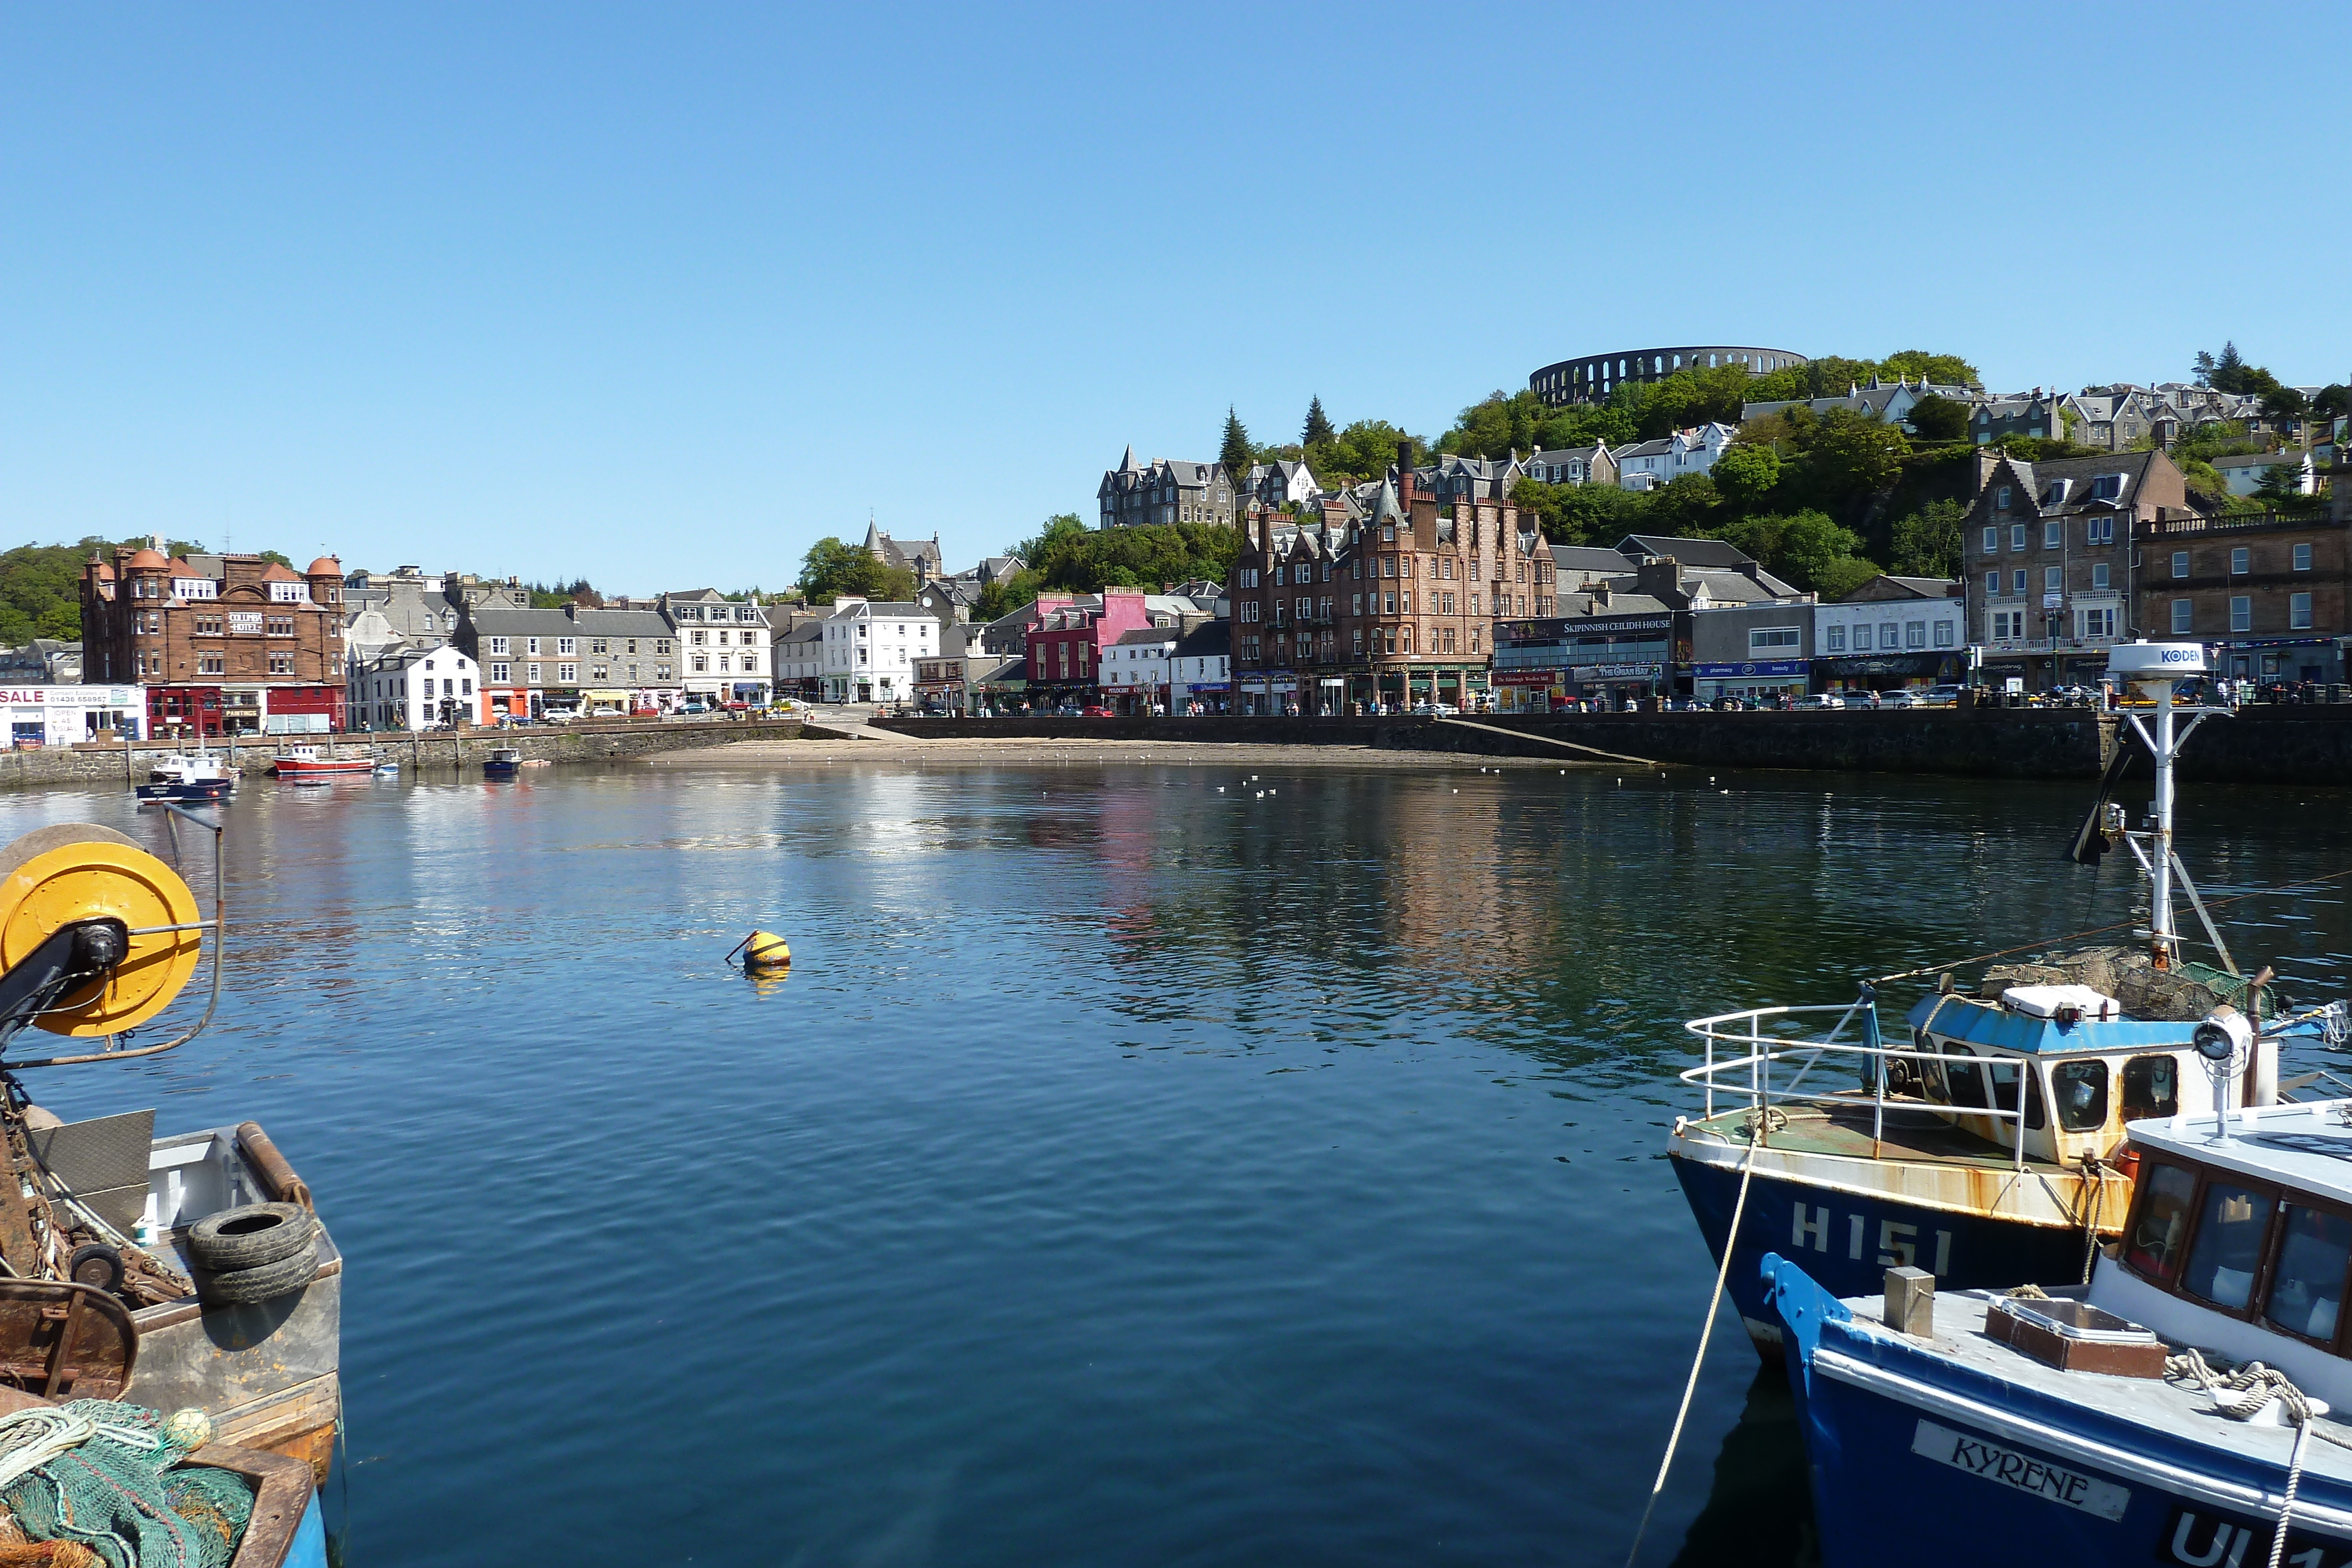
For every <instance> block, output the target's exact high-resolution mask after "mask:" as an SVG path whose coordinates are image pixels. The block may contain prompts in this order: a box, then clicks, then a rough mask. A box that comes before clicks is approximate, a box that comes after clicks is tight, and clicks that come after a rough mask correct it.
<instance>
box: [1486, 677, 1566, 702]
mask: <svg viewBox="0 0 2352 1568" xmlns="http://www.w3.org/2000/svg"><path fill="white" fill-rule="evenodd" d="M1494 680H1495V706H1496V708H1497V709H1498V710H1499V711H1501V712H1503V713H1549V712H1551V711H1552V709H1553V708H1555V707H1557V706H1562V705H1564V704H1565V703H1566V701H1567V699H1568V672H1567V671H1566V670H1564V669H1563V670H1551V669H1525V668H1522V669H1510V670H1496V672H1495V675H1494Z"/></svg>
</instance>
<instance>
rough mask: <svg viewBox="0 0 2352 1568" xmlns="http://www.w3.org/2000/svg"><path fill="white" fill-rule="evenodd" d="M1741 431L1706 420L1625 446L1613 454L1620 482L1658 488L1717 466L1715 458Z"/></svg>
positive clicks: (1631, 487) (1634, 487) (1637, 487)
mask: <svg viewBox="0 0 2352 1568" xmlns="http://www.w3.org/2000/svg"><path fill="white" fill-rule="evenodd" d="M1738 434H1739V432H1738V430H1736V429H1734V428H1733V427H1732V426H1730V425H1728V424H1722V423H1712V424H1702V425H1699V426H1697V427H1696V428H1695V429H1691V430H1677V431H1675V433H1674V434H1672V435H1668V436H1664V437H1662V438H1661V439H1659V440H1656V441H1637V442H1633V443H1630V444H1627V445H1624V446H1621V447H1619V448H1617V449H1616V450H1615V451H1614V452H1612V453H1611V454H1610V455H1611V456H1612V458H1614V459H1615V460H1616V464H1617V483H1618V485H1619V486H1620V487H1621V488H1623V489H1627V490H1654V489H1656V488H1657V487H1658V486H1661V485H1671V484H1673V483H1674V482H1675V480H1677V479H1680V478H1682V477H1684V476H1686V475H1691V474H1704V473H1706V472H1707V470H1709V469H1711V468H1713V467H1714V466H1715V460H1716V459H1717V458H1718V457H1720V456H1722V455H1723V453H1724V449H1725V448H1726V447H1727V446H1729V445H1730V444H1731V438H1732V437H1733V436H1735V435H1738Z"/></svg>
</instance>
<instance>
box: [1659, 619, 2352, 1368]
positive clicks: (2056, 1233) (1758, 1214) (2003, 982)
mask: <svg viewBox="0 0 2352 1568" xmlns="http://www.w3.org/2000/svg"><path fill="white" fill-rule="evenodd" d="M2204 664H2205V660H2204V650H2203V649H2202V648H2201V647H2200V646H2199V645H2197V644H2194V643H2129V644H2126V645H2123V646H2120V647H2118V648H2117V649H2116V651H2115V653H2114V655H2113V660H2112V665H2111V667H2112V669H2113V670H2114V672H2115V673H2116V674H2117V675H2118V676H2120V677H2121V678H2123V679H2124V680H2126V681H2127V682H2130V683H2131V684H2132V685H2134V686H2135V687H2137V689H2139V690H2141V691H2142V692H2144V693H2145V694H2146V695H2147V696H2148V698H2149V699H2150V701H2151V702H2152V703H2153V705H2154V711H2153V713H2152V714H2151V715H2150V719H2151V721H2152V722H2150V723H2143V722H2142V720H2141V718H2140V716H2138V715H2133V716H2131V718H2130V721H2129V722H2130V724H2131V726H2132V727H2133V728H2134V729H2135V730H2136V731H2137V734H2138V735H2139V737H2140V739H2141V740H2142V741H2143V743H2144V744H2145V746H2146V748H2147V752H2148V754H2149V755H2150V756H2151V757H2152V758H2154V759H2155V765H2156V789H2155V800H2154V802H2153V809H2152V810H2151V811H2150V812H2149V814H2148V819H2147V827H2146V828H2145V829H2144V830H2143V831H2130V830H2129V829H2128V828H2127V826H2126V815H2125V813H2124V811H2123V810H2122V808H2121V807H2119V806H2116V805H2111V804H2110V803H2109V797H2110V796H2111V795H2112V794H2113V792H2114V790H2115V789H2116V784H2117V782H2118V780H2119V779H2120V778H2121V777H2122V774H2123V771H2124V769H2125V768H2126V766H2128V764H2129V762H2130V760H2131V758H2132V757H2133V756H2134V755H2135V754H2134V753H2133V752H2132V751H2130V750H2129V749H2127V748H2125V747H2120V746H2119V747H2118V748H2117V751H2116V758H2115V761H2114V763H2113V764H2112V765H2111V766H2110V767H2109V768H2108V770H2107V774H2106V777H2105V779H2104V780H2103V782H2102V787H2101V791H2100V797H2099V800H2098V801H2097V802H2096V803H2095V805H2094V807H2093V809H2092V812H2091V816H2090V819H2089V820H2088V821H2085V823H2084V829H2083V831H2082V832H2081V833H2080V834H2078V835H2077V838H2076V841H2075V849H2074V858H2075V859H2076V860H2078V861H2083V862H2095V859H2096V858H2097V856H2098V854H2100V853H2103V852H2105V851H2106V849H2107V848H2108V846H2109V845H2110V844H2111V843H2113V842H2116V841H2120V842H2122V843H2124V844H2125V845H2126V846H2127V847H2128V848H2129V849H2130V851H2131V852H2132V854H2133V856H2134V857H2135V858H2136V859H2137V861H2138V862H2139V863H2140V865H2141V866H2142V868H2143V870H2144V871H2146V873H2147V878H2148V884H2149V888H2150V900H2149V918H2148V929H2147V933H2146V936H2147V942H2146V946H2144V947H2142V948H2137V949H2135V948H2130V947H2116V946H2105V947H2095V948H2089V949H2085V950H2083V951H2079V952H2075V953H2072V954H2068V955H2065V956H2059V957H2054V958H2050V959H2047V960H2044V961H2042V962H2038V963H2032V964H2012V965H2007V966H1994V967H1988V968H1986V969H1985V970H1984V972H1983V975H1982V977H1981V978H1980V979H1979V983H1978V984H1977V985H1976V986H1975V988H1973V989H1968V988H1961V987H1959V986H1958V985H1956V984H1955V983H1954V980H1953V976H1952V968H1951V967H1944V968H1942V969H1940V970H1935V971H1912V972H1911V973H1910V975H1908V976H1895V977H1886V978H1885V980H1882V981H1881V982H1880V983H1882V984H1883V983H1887V982H1888V981H1892V980H1899V979H1903V978H1908V977H1924V976H1926V975H1928V974H1934V975H1936V976H1937V981H1938V984H1937V989H1935V990H1933V991H1930V992H1928V993H1927V994H1926V995H1924V996H1922V997H1921V998H1919V999H1918V1000H1917V1001H1916V1004H1914V1005H1913V1006H1912V1007H1911V1008H1909V1009H1908V1010H1907V1012H1906V1015H1905V1020H1904V1021H1905V1025H1906V1029H1905V1031H1904V1033H1903V1034H1902V1035H1900V1036H1898V1037H1896V1038H1895V1039H1894V1040H1887V1039H1885V1038H1884V1037H1883V1035H1882V1033H1881V1024H1880V1019H1879V1013H1878V998H1877V992H1876V989H1875V988H1874V986H1872V985H1864V987H1863V988H1861V995H1860V996H1859V998H1857V999H1856V1000H1854V1001H1853V1002H1851V1003H1846V1004H1841V1005H1832V1006H1811V1007H1767V1008H1751V1009H1745V1010H1743V1011H1739V1012H1734V1013H1727V1014H1722V1015H1719V1016H1717V1017H1713V1018H1705V1019H1696V1020H1694V1021H1692V1022H1691V1023H1689V1024H1687V1025H1686V1026H1685V1027H1686V1028H1687V1029H1689V1030H1691V1031H1692V1032H1693V1033H1695V1034H1696V1035H1697V1036H1698V1037H1699V1039H1700V1040H1702V1041H1703V1042H1704V1057H1703V1060H1702V1061H1701V1062H1700V1064H1699V1065H1698V1066H1696V1067H1694V1068H1692V1069H1690V1070H1689V1071H1686V1072H1685V1073H1684V1074H1683V1075H1682V1076H1683V1078H1684V1080H1685V1082H1689V1083H1691V1084H1693V1085H1694V1086H1695V1087H1696V1088H1698V1089H1699V1090H1700V1091H1701V1092H1702V1094H1703V1096H1704V1100H1703V1104H1702V1107H1701V1109H1700V1113H1699V1114H1698V1115H1696V1116H1686V1117H1681V1118H1678V1119H1677V1120H1676V1122H1675V1128H1674V1131H1673V1133H1672V1134H1671V1135H1670V1136H1669V1138H1668V1141H1667V1152H1668V1153H1669V1155H1672V1156H1673V1160H1674V1168H1675V1176H1676V1177H1677V1179H1679V1180H1680V1182H1681V1184H1682V1186H1683V1191H1684V1195H1685V1197H1686V1198H1687V1200H1688V1201H1689V1203H1690V1206H1691V1212H1692V1214H1693V1215H1694V1216H1695V1217H1696V1218H1697V1220H1698V1222H1699V1228H1700V1230H1701V1232H1702V1233H1703V1234H1704V1235H1705V1237H1706V1242H1707V1246H1708V1248H1709V1249H1711V1250H1712V1251H1713V1252H1714V1254H1715V1256H1716V1258H1717V1261H1718V1263H1720V1262H1722V1261H1723V1260H1724V1257H1725V1253H1726V1251H1727V1250H1728V1251H1729V1253H1730V1260H1729V1267H1728V1270H1727V1275H1726V1285H1727V1290H1728V1291H1729V1293H1730V1294H1731V1296H1732V1298H1733V1300H1734V1301H1735V1303H1736V1304H1737V1306H1738V1311H1739V1314H1740V1318H1741V1320H1742V1322H1744V1323H1745V1324H1746V1326H1747V1328H1748V1333H1749V1334H1750V1336H1751V1337H1752V1338H1753V1339H1754V1340H1755V1341H1756V1342H1757V1343H1758V1345H1759V1349H1764V1350H1766V1351H1768V1352H1769V1350H1770V1348H1771V1347H1772V1346H1773V1345H1774V1344H1776V1343H1777V1342H1778V1339H1779V1335H1780V1329H1779V1320H1778V1316H1777V1314H1776V1313H1775V1312H1772V1311H1771V1310H1770V1308H1769V1303H1768V1301H1766V1298H1765V1291H1764V1287H1763V1284H1762V1279H1761V1274H1760V1272H1759V1264H1760V1262H1761V1261H1762V1260H1763V1258H1764V1256H1765V1254H1766V1253H1767V1252H1768V1251H1778V1252H1780V1253H1782V1254H1785V1255H1787V1256H1789V1257H1790V1258H1792V1259H1799V1260H1801V1261H1802V1263H1803V1266H1804V1268H1805V1270H1806V1271H1807V1272H1808V1274H1809V1275H1810V1276H1811V1278H1812V1279H1813V1280H1814V1281H1816V1283H1818V1284H1819V1285H1820V1286H1822V1288H1824V1289H1826V1290H1827V1291H1829V1292H1830V1293H1831V1294H1832V1296H1838V1295H1859V1294H1863V1293H1865V1292H1867V1291H1872V1290H1874V1289H1875V1288H1876V1286H1877V1282H1878V1281H1879V1279H1880V1277H1881V1275H1882V1274H1883V1272H1884V1271H1885V1270H1886V1269H1889V1268H1895V1267H1908V1266H1916V1267H1918V1268H1921V1269H1925V1270H1928V1271H1930V1272H1932V1273H1934V1274H1935V1275H1936V1276H1937V1278H1938V1279H1939V1280H1941V1281H1944V1282H1945V1283H1946V1285H1947V1286H1948V1287H1958V1288H1962V1289H1966V1288H1973V1287H1979V1286H2001V1285H2012V1284H2016V1283H2018V1282H2020V1281H2029V1280H2032V1281H2061V1282H2065V1281H2076V1282H2079V1281H2083V1280H2084V1279H2087V1278H2088V1277H2089V1270H2090V1267H2091V1263H2092V1260H2093V1258H2094V1256H2095V1250H2096V1249H2097V1248H2098V1246H2099V1245H2101V1244H2102V1243H2103V1242H2105V1241H2107V1240H2111V1239H2114V1238H2115V1236H2116V1234H2117V1232H2118V1228H2119V1227H2120V1225H2121V1223H2122V1220H2123V1216H2124V1213H2125V1210H2126V1207H2128V1205H2129V1203H2130V1199H2131V1192H2132V1170H2131V1164H2130V1160H2129V1158H2128V1155H2126V1152H2125V1127H2126V1124H2128V1123H2130V1122H2133V1121H2136V1120H2139V1119H2144V1118H2151V1117H2171V1116H2177V1115H2178V1116H2209V1115H2211V1114H2213V1113H2215V1112H2216V1111H2217V1110H2222V1109H2242V1108H2247V1107H2259V1106H2265V1105H2269V1104H2272V1103H2275V1102H2276V1101H2277V1100H2278V1098H2279V1093H2280V1084H2279V1077H2278V1050H2279V1041H2280V1040H2281V1038H2282V1037H2283V1036H2284V1035H2286V1034H2290V1033H2301V1034H2309V1035H2325V1036H2326V1037H2327V1038H2329V1039H2331V1040H2334V1039H2340V1038H2341V1030H2342V1024H2343V1015H2342V1011H2341V1009H2334V1008H2331V1009H2324V1010H2322V1011H2320V1012H2317V1013H2315V1014H2312V1015H2309V1016H2307V1017H2304V1018H2301V1019H2295V1020H2294V1021H2293V1022H2292V1023H2291V1024H2283V1023H2281V1022H2280V1020H2279V1018H2278V1015H2279V1013H2280V1011H2281V1004H2280V1001H2279V999H2278V998H2276V997H2275V996H2274V995H2273V994H2272V990H2271V988H2270V985H2269V979H2270V971H2268V970H2267V969H2265V970H2263V971H2261V972H2260V973H2258V974H2255V975H2252V976H2248V975H2245V974H2243V973H2242V972H2240V970H2239V969H2238V967H2237V965H2236V963H2235V961H2234V959H2233V958H2232V957H2231V954H2230V950H2229V947H2228V945H2227V944H2226V943H2225V942H2224V941H2223V940H2222V938H2221V933H2220V931H2219V930H2218V929H2217V928H2216V927H2215V926H2214V925H2213V923H2212V921H2211V919H2210V916H2209V915H2207V912H2206V907H2205V904H2204V903H2203V901H2202V899H2201V898H2200V895H2199V894H2198V893H2197V890H2196V884H2195V883H2194V882H2192V881H2191V880H2190V879H2189V874H2188V870H2187V867H2186V866H2185V865H2183V864H2182V863H2181V861H2180V859H2179V854H2178V853H2177V852H2176V851H2175V849H2174V847H2173V839H2172V806H2173V763H2174V760H2175V758H2176V757H2177V755H2178V752H2179V746H2180V745H2181V743H2182V742H2184V741H2185V740H2186V739H2187V738H2188V736H2189V733H2190V732H2191V731H2192V730H2194V729H2195V728H2196V727H2197V725H2198V724H2199V723H2200V722H2202V720H2203V719H2204V718H2205V717H2207V716H2209V715H2210V714H2212V713H2216V712H2221V711H2223V710H2213V709H2203V708H2189V709H2183V708H2180V707H2178V706H2175V704H2174V701H2173V692H2174V685H2175V682H2176V681H2178V680H2180V679H2184V678H2188V677H2191V676H2194V675H2197V674H2202V672H2203V669H2204ZM2184 715H2185V716H2187V719H2188V722H2187V723H2186V724H2185V725H2183V724H2179V723H2178V722H2177V721H2178V720H2179V718H2180V717H2181V716H2184ZM2176 887H2178V888H2179V890H2180V891H2181V892H2182V893H2183V894H2185V895H2186V896H2187V898H2188V900H2189V903H2190V904H2191V906H2192V907H2193V908H2194V909H2195V910H2196V912H2197V915H2198V917H2199V919H2200V923H2201V924H2202V925H2203V928H2204V932H2205V936H2206V937H2207V938H2208V940H2209V941H2210V949H2211V952H2212V954H2213V956H2215V957H2216V958H2217V959H2218V963H2205V962H2197V961H2191V960H2189V959H2188V958H2187V957H2186V956H2185V955H2184V953H2183V951H2182V944H2183V941H2184V938H2183V936H2182V935H2181V933H2180V932H2179V929H2178V927H2177V925H2175V922H2174V918H2173V898H2174V890H2175V888H2176ZM2218 1009H2231V1010H2233V1011H2234V1012H2236V1013H2239V1014H2242V1015H2244V1016H2245V1017H2247V1018H2249V1019H2254V1020H2256V1021H2257V1022H2258V1023H2267V1024H2269V1025H2270V1026H2271V1027H2267V1028H2263V1029H2261V1030H2258V1031H2257V1038H2256V1039H2255V1040H2253V1041H2252V1044H2251V1046H2250V1049H2249V1051H2248V1054H2247V1060H2246V1061H2245V1063H2244V1067H2243V1071H2242V1072H2240V1073H2239V1074H2238V1075H2236V1076H2234V1077H2231V1078H2229V1079H2226V1080H2221V1079H2213V1078H2210V1077H2209V1076H2208V1075H2207V1074H2205V1073H2204V1072H2202V1071H2199V1070H2198V1069H2197V1066H2196V1064H2197V1062H2198V1061H2199V1058H2198V1056H2197V1053H2196V1050H2195V1046H2194V1043H2193V1038H2192V1037H2193V1031H2194V1030H2195V1027H2196V1026H2197V1024H2198V1023H2199V1022H2200V1020H2202V1019H2207V1018H2209V1017H2210V1016H2211V1015H2213V1014H2214V1013H2215V1012H2216V1011H2217V1010H2218Z"/></svg>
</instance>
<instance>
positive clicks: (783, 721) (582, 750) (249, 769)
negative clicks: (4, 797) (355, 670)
mask: <svg viewBox="0 0 2352 1568" xmlns="http://www.w3.org/2000/svg"><path fill="white" fill-rule="evenodd" d="M800 732H801V721H800V720H799V719H798V718H797V717H789V718H779V719H761V720H756V721H736V722H729V721H724V720H718V721H711V722H707V723H690V722H682V721H679V720H676V719H666V720H658V721H654V722H649V723H625V724H595V725H589V724H583V725H572V726H567V727H554V726H532V727H528V728H520V729H492V728H481V729H460V730H426V731H424V732H422V733H417V732H410V733H404V734H385V733H379V734H363V735H337V736H323V735H288V736H257V737H244V738H240V739H238V740H237V741H236V743H235V744H233V745H232V744H231V743H230V742H229V741H228V740H226V739H215V740H214V741H212V742H211V743H210V745H211V747H212V750H213V751H214V753H215V755H217V756H219V757H220V758H224V759H225V760H226V761H228V762H229V763H230V764H231V765H232V766H233V767H235V768H236V769H237V771H238V772H240V773H248V774H258V773H266V772H268V770H269V767H270V764H271V762H272V761H273V760H274V759H275V758H276V757H277V754H278V747H280V746H284V745H326V744H328V743H330V742H331V743H332V746H333V749H334V752H335V754H336V755H337V756H339V757H371V758H375V759H376V760H377V761H379V762H396V763H398V764H400V765H401V767H402V768H404V769H418V770H429V769H433V768H443V769H447V768H473V767H479V766H480V764H481V761H482V758H485V757H487V756H488V755H489V753H490V749H491V748H492V747H500V746H510V747H515V748H516V749H517V750H519V751H520V752H521V753H522V754H523V757H524V758H525V759H526V760H529V759H535V758H544V759H546V760H548V761H551V762H620V761H625V760H627V759H629V758H638V757H650V756H656V755H658V754H660V753H663V752H670V751H691V750H696V749H698V748H701V747H716V746H724V745H727V744H728V743H730V742H732V741H748V740H758V741H786V740H791V739H793V737H796V736H798V735H799V734H800ZM192 745H193V743H191V742H167V741H141V742H139V743H138V744H137V745H135V746H132V747H129V748H128V752H129V755H127V756H126V755H125V750H126V748H125V747H123V746H122V745H121V743H119V742H109V741H98V742H91V743H89V744H87V745H81V746H58V747H41V748H36V749H26V750H12V751H8V752H5V753H0V788H6V787H8V786H11V785H33V784H70V783H88V782H92V781H99V780H105V779H120V780H125V781H132V780H136V781H142V782H143V781H144V780H145V779H146V778H147V774H148V770H149V769H150V768H152V767H153V766H154V765H155V764H156V763H157V762H158V761H160V760H161V759H163V758H165V757H168V756H171V755H172V754H173V753H174V752H182V751H186V750H188V749H190V747H191V746H192Z"/></svg>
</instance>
